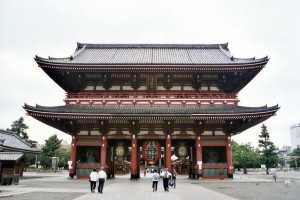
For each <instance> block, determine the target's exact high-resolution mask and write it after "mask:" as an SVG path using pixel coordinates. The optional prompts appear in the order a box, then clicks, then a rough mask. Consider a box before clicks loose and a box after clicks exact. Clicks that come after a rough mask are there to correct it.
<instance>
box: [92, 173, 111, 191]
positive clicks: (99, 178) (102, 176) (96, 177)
mask: <svg viewBox="0 0 300 200" xmlns="http://www.w3.org/2000/svg"><path fill="white" fill-rule="evenodd" d="M106 177H107V175H106V172H105V171H104V169H103V167H101V170H100V171H99V172H98V173H97V171H96V169H93V171H92V172H91V173H90V185H91V192H92V193H95V189H96V183H97V182H99V183H98V193H103V187H104V182H105V181H106Z"/></svg>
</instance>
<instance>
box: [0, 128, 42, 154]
mask: <svg viewBox="0 0 300 200" xmlns="http://www.w3.org/2000/svg"><path fill="white" fill-rule="evenodd" d="M0 146H1V147H3V148H4V149H8V150H14V151H20V152H32V153H36V152H40V151H39V150H37V149H33V148H31V147H30V144H28V143H27V142H25V141H24V140H22V139H21V138H20V137H19V136H17V135H16V134H15V133H13V132H11V131H5V130H1V129H0Z"/></svg>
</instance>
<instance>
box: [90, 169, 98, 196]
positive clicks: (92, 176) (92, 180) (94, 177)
mask: <svg viewBox="0 0 300 200" xmlns="http://www.w3.org/2000/svg"><path fill="white" fill-rule="evenodd" d="M96 182H97V172H96V169H93V171H92V172H91V173H90V183H91V192H92V193H95V188H96Z"/></svg>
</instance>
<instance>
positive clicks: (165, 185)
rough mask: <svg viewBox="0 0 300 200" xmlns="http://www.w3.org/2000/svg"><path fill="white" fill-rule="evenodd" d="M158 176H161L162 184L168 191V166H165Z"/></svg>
mask: <svg viewBox="0 0 300 200" xmlns="http://www.w3.org/2000/svg"><path fill="white" fill-rule="evenodd" d="M160 176H161V177H162V178H163V185H164V189H165V191H167V192H169V178H170V177H171V173H170V172H168V168H166V169H165V170H164V171H163V172H162V173H161V174H160Z"/></svg>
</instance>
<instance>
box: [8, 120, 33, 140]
mask: <svg viewBox="0 0 300 200" xmlns="http://www.w3.org/2000/svg"><path fill="white" fill-rule="evenodd" d="M28 129H29V127H28V126H27V125H26V124H25V123H24V118H23V117H20V118H19V119H18V120H16V121H14V122H13V123H12V124H11V128H10V129H6V130H8V131H12V132H15V133H16V134H17V135H18V136H19V137H20V138H22V139H23V140H25V141H26V142H28V143H29V144H31V146H35V145H36V144H37V142H36V141H34V140H30V139H29V137H28V134H27V130H28Z"/></svg>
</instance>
